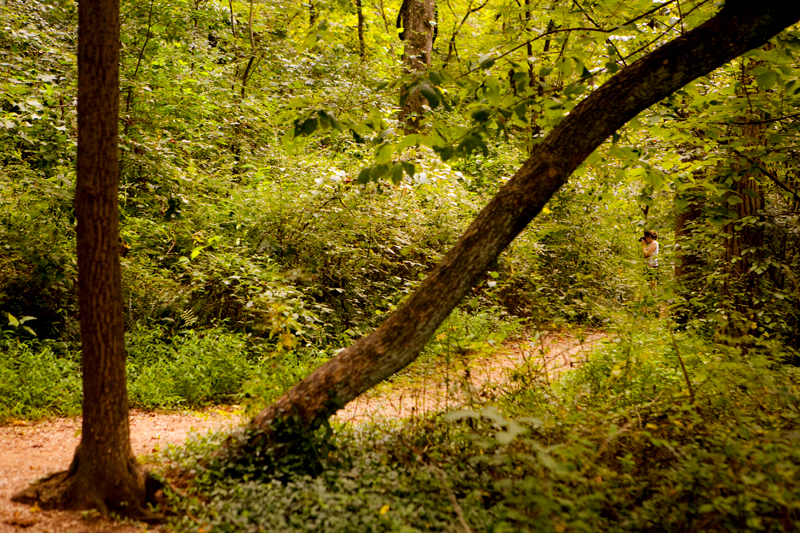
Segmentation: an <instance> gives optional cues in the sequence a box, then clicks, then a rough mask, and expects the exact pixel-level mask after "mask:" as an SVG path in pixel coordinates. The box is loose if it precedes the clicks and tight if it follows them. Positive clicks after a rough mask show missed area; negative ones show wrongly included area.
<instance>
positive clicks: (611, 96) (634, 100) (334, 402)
mask: <svg viewBox="0 0 800 533" xmlns="http://www.w3.org/2000/svg"><path fill="white" fill-rule="evenodd" d="M797 20H800V2H796V1H795V0H761V1H759V2H757V3H756V2H750V1H745V0H739V1H733V0H728V3H726V5H725V7H724V8H723V9H722V10H721V11H720V12H719V13H718V14H717V15H716V16H715V17H713V18H711V19H710V20H709V21H707V22H706V23H704V24H702V25H701V26H699V27H697V28H695V29H694V30H692V31H690V32H687V33H686V34H685V35H683V36H681V37H678V38H676V39H675V40H673V41H671V42H669V43H667V44H665V45H664V46H662V47H660V48H658V49H657V50H655V51H653V52H651V53H649V54H648V55H646V56H645V57H643V58H641V59H639V60H638V61H636V62H635V63H633V64H631V65H630V66H629V67H626V68H623V69H622V70H620V72H619V73H618V74H617V75H615V76H614V77H612V78H611V79H610V80H608V81H607V82H606V83H605V84H603V85H602V86H601V87H600V88H599V89H597V90H596V91H594V92H593V93H592V94H591V95H589V96H588V97H587V98H586V99H585V100H583V101H582V102H581V103H579V104H578V106H577V107H575V109H573V110H572V112H570V113H569V114H568V115H567V116H566V117H565V118H564V120H563V121H562V122H561V123H560V124H559V125H558V126H557V127H556V128H555V129H554V130H553V131H552V133H550V135H548V136H547V137H546V138H545V139H544V140H543V141H542V142H541V143H540V144H538V145H537V146H536V147H535V149H534V150H533V152H532V153H531V156H530V158H529V159H528V160H527V161H526V162H525V164H524V165H523V166H522V168H520V169H519V170H518V171H517V173H516V174H515V175H514V177H513V178H512V179H511V180H510V181H509V182H508V183H507V184H506V185H505V186H504V187H503V188H502V189H501V190H500V192H498V194H497V195H496V196H495V197H494V198H493V199H492V200H491V202H489V204H488V205H487V206H486V207H485V208H484V209H483V211H481V213H480V214H479V215H478V216H477V217H476V218H475V220H474V221H473V222H472V224H471V225H470V226H469V228H467V230H466V232H465V233H464V234H463V235H462V237H461V238H460V239H459V241H458V243H456V245H455V246H454V247H453V248H452V249H451V250H450V251H449V252H448V253H447V255H446V256H445V257H444V259H443V260H442V261H441V263H439V265H437V266H436V267H435V268H434V269H433V271H432V272H431V273H430V275H429V276H428V277H427V278H426V279H425V280H424V281H423V282H422V284H421V285H420V287H419V288H418V289H417V291H416V292H415V293H414V294H412V295H411V297H409V298H408V300H406V302H405V303H404V304H403V305H402V306H401V307H400V309H398V310H397V311H396V312H395V313H394V314H393V315H391V316H390V317H389V318H388V319H387V320H386V321H385V322H384V323H383V324H382V325H381V326H380V327H379V328H378V329H376V330H375V331H374V332H373V333H371V334H370V335H368V336H367V337H364V338H362V339H361V340H359V341H358V342H356V343H355V344H353V345H352V346H350V347H348V348H346V349H345V350H343V351H341V352H340V353H339V354H338V355H337V356H336V357H334V358H333V359H331V360H330V361H328V362H327V363H325V364H324V365H322V366H321V367H319V368H318V369H317V370H316V371H314V372H313V373H312V374H311V375H310V376H308V377H307V378H305V379H304V380H303V381H301V382H300V383H298V384H297V385H295V386H294V387H293V388H292V389H291V390H289V391H288V392H287V393H286V394H285V395H284V396H283V397H281V398H280V399H278V400H277V401H276V402H275V403H273V404H272V405H271V406H269V407H267V408H266V409H264V410H263V411H262V412H261V413H259V414H258V415H257V416H256V417H255V418H254V419H253V420H252V422H251V424H250V426H251V428H252V429H255V430H259V431H260V432H261V436H259V437H255V438H256V439H260V438H268V439H269V438H272V437H271V432H272V431H273V429H272V428H273V421H275V420H277V419H283V418H285V417H286V416H293V417H294V416H296V417H297V418H296V419H295V420H296V421H297V422H298V423H299V424H301V425H302V426H305V427H312V428H313V427H316V426H319V425H320V424H322V423H323V422H324V421H325V420H326V419H327V418H328V417H329V416H330V415H331V414H333V413H335V412H336V410H337V409H338V408H340V407H341V406H342V405H344V404H346V403H348V402H349V401H351V400H353V399H354V398H355V397H357V396H358V395H359V394H361V393H362V392H364V391H366V390H367V389H369V388H370V387H372V386H374V385H375V384H377V383H379V382H381V381H382V380H384V379H386V378H387V377H389V376H390V375H392V374H393V373H395V372H397V371H398V370H400V369H402V368H404V367H405V366H406V365H408V364H409V363H411V362H412V361H414V360H415V359H416V358H417V356H418V355H419V353H420V351H421V350H422V348H423V347H424V346H425V343H426V342H427V341H428V339H429V338H430V337H431V336H432V335H433V334H434V332H435V331H436V328H438V326H439V325H440V324H441V323H442V322H443V321H444V319H445V318H446V317H447V316H448V315H449V314H450V312H451V311H452V310H453V308H455V306H456V305H457V304H458V303H459V301H461V299H462V298H463V296H464V295H465V294H466V293H467V292H468V291H469V290H470V289H471V288H472V286H473V285H474V283H475V282H476V280H477V279H479V278H480V276H481V275H483V273H484V272H485V271H486V269H487V268H488V267H489V265H490V264H491V262H492V261H494V260H496V258H497V256H498V255H499V254H500V253H501V252H502V251H503V250H504V249H505V248H506V247H507V246H508V245H509V244H510V243H511V241H512V240H513V239H514V238H515V237H516V236H517V235H518V234H519V233H520V232H521V231H522V230H523V229H524V228H525V227H526V226H527V225H528V223H529V222H530V221H531V220H532V219H533V218H534V217H535V216H536V215H537V214H538V213H539V212H540V211H541V210H542V208H543V207H544V205H545V204H546V203H547V201H548V200H550V198H552V196H553V195H554V194H555V193H556V192H557V191H558V190H559V189H560V188H561V187H562V186H563V185H564V184H565V183H566V182H567V179H568V178H569V176H570V174H571V173H572V172H573V171H574V170H575V169H576V168H577V167H578V165H580V164H581V162H583V160H584V159H586V157H588V156H589V154H591V153H592V152H593V151H594V150H595V149H596V148H597V147H598V146H600V145H601V144H602V143H603V142H604V141H605V140H606V139H607V138H608V137H609V136H610V135H611V134H613V133H614V132H615V131H616V130H618V129H619V128H620V127H622V126H623V125H624V124H625V123H626V122H627V121H628V120H630V119H632V118H634V117H635V116H636V115H638V114H639V113H640V112H641V111H643V110H644V109H646V108H647V107H649V106H651V105H653V104H655V103H657V102H658V101H659V100H661V99H663V98H665V97H666V96H668V95H670V94H672V93H673V92H674V91H676V90H678V89H680V88H681V87H683V86H684V85H686V84H688V83H690V82H691V81H693V80H695V79H696V78H698V77H700V76H703V75H705V74H707V73H709V72H711V71H712V70H714V69H715V68H717V67H719V66H721V65H723V64H725V63H727V62H728V61H730V60H731V59H733V58H735V57H737V56H738V55H740V54H743V53H744V52H746V51H748V50H751V49H753V48H756V47H758V46H761V45H763V44H764V43H765V42H766V41H767V40H768V39H770V38H771V37H773V36H774V35H775V34H776V33H778V32H779V31H780V30H782V29H784V28H786V27H787V26H790V25H791V24H793V23H795V22H796V21H797Z"/></svg>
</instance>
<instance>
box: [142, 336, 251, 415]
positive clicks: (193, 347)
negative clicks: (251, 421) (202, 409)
mask: <svg viewBox="0 0 800 533" xmlns="http://www.w3.org/2000/svg"><path fill="white" fill-rule="evenodd" d="M163 334H164V332H163V331H159V330H158V329H150V330H148V331H143V332H134V333H132V334H130V335H129V336H128V339H127V340H128V342H127V345H128V364H127V371H128V394H129V398H130V403H131V405H133V406H138V407H143V408H145V409H156V408H164V407H177V406H181V407H197V406H202V405H208V404H210V403H226V402H229V401H230V400H231V399H232V398H233V397H234V395H235V394H236V393H238V392H239V390H240V389H241V386H242V384H243V383H244V382H245V380H246V379H247V378H248V377H249V375H250V372H251V371H252V368H253V361H252V359H253V358H254V354H253V353H251V351H250V350H248V348H249V347H248V345H247V339H246V338H245V337H243V336H241V335H236V334H230V333H228V332H226V331H221V330H215V329H212V330H204V331H187V332H185V333H183V334H181V335H176V336H173V337H168V338H164V336H163Z"/></svg>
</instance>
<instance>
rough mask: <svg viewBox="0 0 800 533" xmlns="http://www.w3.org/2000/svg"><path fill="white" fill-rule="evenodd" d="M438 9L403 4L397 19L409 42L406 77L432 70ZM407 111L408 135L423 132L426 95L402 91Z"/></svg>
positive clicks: (406, 0) (430, 1) (428, 0)
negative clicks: (429, 68) (432, 23)
mask: <svg viewBox="0 0 800 533" xmlns="http://www.w3.org/2000/svg"><path fill="white" fill-rule="evenodd" d="M435 9H436V2H435V0H403V4H402V5H401V6H400V12H399V13H398V15H397V23H398V26H400V25H401V24H402V27H403V33H401V34H400V38H401V39H403V40H404V41H405V48H404V49H403V61H404V63H405V69H406V73H414V72H417V73H421V72H425V71H426V70H427V69H428V67H430V66H431V53H432V51H433V26H431V21H432V20H433V18H434V16H435V13H434V10H435ZM401 99H402V100H404V101H403V107H402V109H401V110H400V113H399V114H398V117H397V118H398V120H399V121H400V122H402V123H403V124H404V126H403V127H404V129H405V132H406V133H414V132H417V131H419V127H420V122H421V121H422V117H423V114H424V111H423V109H422V106H424V105H425V104H427V103H428V101H427V100H426V99H425V97H424V96H422V93H420V92H419V91H416V90H413V91H411V92H408V89H407V87H403V88H402V89H401Z"/></svg>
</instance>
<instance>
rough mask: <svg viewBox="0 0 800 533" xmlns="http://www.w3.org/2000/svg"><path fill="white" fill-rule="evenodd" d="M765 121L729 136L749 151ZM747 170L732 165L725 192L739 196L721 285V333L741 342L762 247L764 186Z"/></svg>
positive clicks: (754, 117) (750, 322) (752, 307)
mask: <svg viewBox="0 0 800 533" xmlns="http://www.w3.org/2000/svg"><path fill="white" fill-rule="evenodd" d="M759 63H761V62H760V61H759V62H756V63H751V64H750V65H749V66H748V67H745V66H744V64H742V78H741V82H742V83H741V87H742V89H741V94H740V95H739V96H741V97H746V96H747V91H748V89H747V85H748V84H749V83H750V82H751V81H752V75H751V71H752V69H753V68H755V67H756V66H758V65H759ZM742 118H743V120H744V121H747V120H751V121H759V120H761V119H763V118H764V117H763V116H762V115H761V113H758V112H756V111H755V110H753V109H750V113H749V114H748V115H746V116H744V117H742ZM765 130H766V124H765V123H761V124H758V123H754V124H745V125H743V126H739V127H737V128H735V129H734V131H732V132H731V135H732V136H736V137H738V138H739V139H742V140H743V141H744V142H745V143H746V146H744V147H743V148H742V149H743V150H745V151H750V150H752V149H753V148H755V147H757V146H759V145H763V144H764V131H765ZM744 165H745V168H746V170H745V171H743V172H742V170H741V169H742V165H736V166H734V172H736V171H737V170H738V171H739V175H738V176H736V177H734V183H733V187H732V189H731V190H730V191H729V193H728V194H727V195H726V200H727V199H728V198H730V199H735V198H738V200H739V202H738V203H734V204H732V205H730V204H729V205H727V206H726V207H727V208H728V209H731V210H732V211H734V212H735V213H736V217H735V221H734V222H731V223H730V224H728V225H727V226H725V230H724V231H725V234H726V235H727V238H726V241H725V257H724V259H725V270H726V274H727V277H726V278H725V285H724V287H723V291H724V295H725V297H726V302H725V304H727V305H728V306H729V309H728V313H727V314H728V322H727V325H726V327H724V328H723V329H722V330H721V332H720V333H722V337H723V340H729V341H734V340H735V341H736V343H737V344H742V345H743V347H744V341H745V340H746V335H747V334H748V333H749V332H750V331H751V330H752V329H753V328H755V326H756V316H755V315H756V311H757V309H758V306H757V305H756V304H754V303H753V302H754V301H758V300H760V298H759V296H760V294H759V292H760V291H759V279H760V278H761V275H759V274H757V273H756V272H755V271H752V270H751V267H752V266H753V264H754V263H755V262H756V261H757V260H758V259H759V258H760V256H761V255H762V248H763V246H764V229H763V226H762V225H761V224H760V223H759V222H760V221H759V222H756V220H757V219H758V217H759V216H760V215H761V214H763V209H764V189H763V187H762V186H761V183H760V182H759V180H758V177H759V174H760V173H758V172H756V173H754V172H753V171H752V170H750V169H749V167H750V166H751V165H750V163H749V162H744Z"/></svg>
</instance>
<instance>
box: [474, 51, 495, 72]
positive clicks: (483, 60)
mask: <svg viewBox="0 0 800 533" xmlns="http://www.w3.org/2000/svg"><path fill="white" fill-rule="evenodd" d="M494 62H495V58H494V56H492V55H491V54H485V55H482V56H480V57H479V58H478V65H479V66H480V67H481V68H482V69H484V70H486V69H488V68H492V66H493V65H494Z"/></svg>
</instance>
